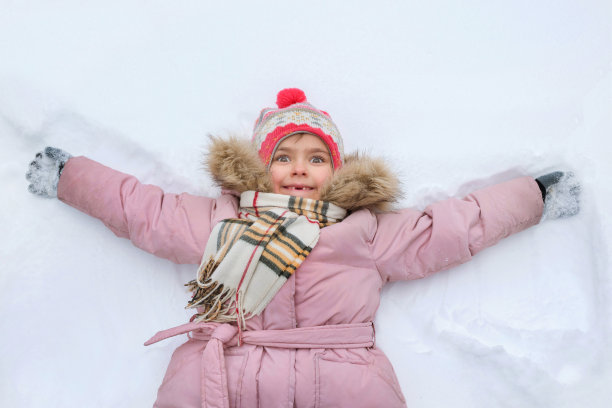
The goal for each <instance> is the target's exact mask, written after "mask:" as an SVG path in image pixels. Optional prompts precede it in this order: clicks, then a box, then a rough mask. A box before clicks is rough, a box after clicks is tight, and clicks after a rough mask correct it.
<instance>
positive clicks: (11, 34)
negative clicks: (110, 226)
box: [0, 0, 612, 408]
mask: <svg viewBox="0 0 612 408" xmlns="http://www.w3.org/2000/svg"><path fill="white" fill-rule="evenodd" d="M27 3H28V4H25V3H22V2H16V1H9V0H6V1H3V2H1V3H0V11H1V12H0V140H1V141H2V146H3V148H2V149H0V180H1V181H2V187H3V199H2V201H1V204H0V206H1V207H0V208H1V209H2V211H0V225H1V228H2V231H3V234H2V238H1V241H0V242H1V245H0V259H1V260H2V271H1V272H0V333H2V336H1V337H0V380H1V381H0V406H5V407H39V406H62V407H80V406H87V407H107V406H113V407H141V406H142V407H144V406H150V405H152V403H153V401H154V400H155V393H156V390H157V387H158V385H159V384H160V382H161V379H162V377H163V374H164V371H165V368H166V365H167V363H168V361H169V358H170V355H171V353H172V351H173V349H174V348H175V347H177V346H178V345H179V344H181V343H182V342H183V341H184V339H183V338H174V339H170V340H167V341H165V342H162V343H157V344H155V345H154V346H151V347H144V346H143V345H142V343H143V342H144V341H145V340H147V339H148V338H149V337H150V336H151V335H153V334H154V333H155V332H156V331H158V330H161V329H165V328H168V327H172V326H175V325H178V324H181V323H183V322H185V321H186V320H187V319H188V317H189V313H188V312H186V311H185V310H183V305H184V304H185V303H186V300H187V298H188V294H187V293H185V291H184V288H183V283H185V282H187V281H188V280H190V279H192V277H193V274H194V267H193V266H177V265H174V264H172V263H171V262H169V261H166V260H163V259H158V258H155V257H154V256H152V255H150V254H147V253H144V252H143V251H141V250H138V249H137V248H135V247H133V246H132V245H131V243H130V242H129V241H127V240H123V239H118V238H116V237H115V236H114V235H113V234H112V233H111V232H110V231H109V230H107V229H106V227H104V225H102V224H101V223H100V222H99V221H97V220H95V219H91V218H89V217H88V216H86V215H84V214H82V213H80V212H78V211H77V210H75V209H73V208H70V207H68V206H66V205H64V204H62V203H61V202H59V201H57V200H53V199H43V198H39V197H35V196H33V195H32V194H30V193H28V191H27V185H28V183H27V182H26V180H25V172H26V171H27V166H28V163H29V162H30V161H32V160H33V159H34V155H35V153H36V152H38V151H40V150H42V148H44V147H45V146H47V145H50V146H57V147H60V148H63V149H65V150H67V151H68V152H70V153H71V154H73V155H86V156H89V157H91V158H93V159H95V160H98V161H100V162H102V163H104V164H106V165H108V166H110V167H113V168H116V169H118V170H121V171H124V172H127V173H131V174H134V175H136V176H137V177H138V178H139V179H140V180H141V181H143V182H145V183H153V184H157V185H159V186H161V187H162V188H164V189H165V190H166V191H169V192H181V191H189V192H191V193H194V194H203V195H209V196H211V195H215V194H218V192H219V191H218V189H217V188H216V187H214V186H213V183H212V181H211V180H210V179H209V178H208V176H207V175H206V174H205V173H204V172H202V165H201V156H202V152H203V151H204V150H205V148H206V137H205V136H206V134H207V133H215V134H227V133H228V132H238V133H244V134H245V135H246V134H248V132H249V130H250V128H251V126H252V124H253V122H254V120H255V118H256V116H257V114H258V112H259V110H260V109H261V108H263V107H265V106H272V105H273V103H274V101H275V96H276V92H277V91H278V90H280V89H282V88H284V87H299V88H301V89H304V91H305V92H306V95H307V96H308V98H309V100H310V101H312V103H313V104H315V106H318V107H321V108H323V109H325V110H327V111H328V112H330V113H331V115H332V117H333V118H334V121H335V122H336V123H337V125H338V126H339V128H340V130H341V131H342V133H343V135H344V139H345V148H346V150H347V151H352V150H356V149H360V150H366V151H368V152H369V153H370V154H373V155H379V156H383V157H385V158H386V159H387V161H388V162H389V164H390V165H391V166H392V168H393V169H394V170H395V171H397V172H398V174H399V175H400V177H401V180H402V182H403V189H404V192H405V196H404V199H403V200H402V202H401V203H400V204H401V205H400V206H402V207H405V206H412V207H417V208H424V207H425V206H426V205H427V203H429V202H432V201H435V200H439V199H443V198H446V197H450V196H462V195H465V194H467V193H469V192H470V191H471V190H473V189H475V188H478V187H482V186H486V185H490V184H492V183H496V182H500V181H504V180H508V179H510V178H512V177H514V176H518V175H525V174H527V175H533V176H538V175H542V174H545V173H547V172H550V171H554V170H571V171H573V172H574V173H575V175H576V178H577V179H578V180H580V181H581V183H582V195H581V200H582V201H581V211H580V213H579V214H578V215H577V216H575V217H571V218H565V219H560V220H547V221H545V222H543V223H541V224H540V225H538V226H536V227H534V228H531V229H529V230H527V231H524V232H522V233H519V234H517V235H515V236H512V237H510V238H508V239H506V240H504V241H502V242H501V243H499V244H498V245H496V246H495V247H493V248H490V249H488V250H486V251H484V252H482V253H480V254H478V255H477V256H476V257H475V258H474V259H473V260H472V261H471V262H469V263H467V264H464V265H461V266H460V267H456V268H453V269H452V270H448V271H444V272H441V273H439V274H436V275H434V276H432V277H430V278H427V279H424V280H419V281H413V282H402V283H395V284H391V285H388V286H387V287H385V289H384V290H383V299H382V302H381V306H380V310H379V313H378V316H377V321H376V335H377V344H378V346H379V347H381V348H382V349H383V350H384V351H385V352H386V354H387V355H388V356H389V358H390V360H391V361H392V363H393V365H394V367H395V370H396V373H397V376H398V378H399V381H400V383H401V386H402V389H403V392H404V394H405V396H406V399H407V404H408V406H409V407H421V408H425V407H440V406H454V407H466V408H468V407H469V408H474V407H476V408H478V407H483V408H484V407H527V408H531V407H534V408H535V407H538V408H539V407H585V406H586V407H608V406H610V404H612V391H610V390H611V389H612V350H611V349H612V346H611V340H610V339H611V335H612V329H611V325H610V322H611V318H612V297H611V295H610V293H612V290H611V289H612V280H611V276H612V275H611V267H610V265H609V259H610V248H611V247H612V222H611V220H612V218H611V216H610V213H609V211H608V208H609V203H610V202H612V187H611V185H610V182H609V177H610V174H612V165H611V164H610V160H609V157H608V156H610V153H612V149H611V146H612V143H611V142H610V135H611V134H612V132H611V131H612V120H611V115H610V112H611V109H612V30H611V29H612V5H611V4H610V2H609V1H597V0H586V1H583V2H579V3H578V2H570V1H550V0H545V1H539V2H531V1H524V0H519V1H514V2H490V1H470V2H461V4H460V5H459V3H456V2H451V1H443V0H440V1H432V2H392V1H380V2H366V1H353V2H350V3H348V2H322V1H311V2H308V3H307V4H306V3H304V4H299V5H296V4H293V3H290V2H277V1H263V2H202V1H184V2H180V3H176V2H175V3H172V2H160V1H153V2H147V3H144V2H138V1H135V0H124V1H121V2H113V1H104V2H101V1H98V2H96V1H94V2H86V3H83V2H78V1H68V0H60V1H55V2H43V1H31V2H27Z"/></svg>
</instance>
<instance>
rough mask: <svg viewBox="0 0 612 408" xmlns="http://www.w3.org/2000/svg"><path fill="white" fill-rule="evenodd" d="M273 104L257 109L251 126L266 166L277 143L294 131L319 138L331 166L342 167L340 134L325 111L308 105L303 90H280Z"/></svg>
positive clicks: (342, 154)
mask: <svg viewBox="0 0 612 408" xmlns="http://www.w3.org/2000/svg"><path fill="white" fill-rule="evenodd" d="M276 104H277V106H278V109H275V108H265V109H263V110H262V111H261V113H260V115H259V118H258V119H257V121H256V122H255V127H254V129H253V143H254V144H255V146H256V147H257V151H258V153H259V157H261V159H262V160H263V162H264V164H265V165H266V166H269V164H270V161H271V159H272V156H273V155H274V152H275V151H276V148H277V147H278V145H279V144H280V143H281V142H282V141H283V140H284V139H285V138H287V137H289V136H291V135H294V134H296V133H309V134H312V135H315V136H318V137H320V138H321V140H322V141H323V143H325V144H326V145H327V148H328V149H329V153H330V155H331V158H332V162H333V166H334V169H338V168H340V167H341V166H342V161H343V160H344V147H343V144H342V136H341V135H340V132H339V131H338V128H337V127H336V125H335V124H334V122H333V121H332V120H331V118H330V116H329V114H328V113H327V112H325V111H322V110H319V109H317V108H315V107H314V106H312V105H311V104H309V103H308V102H307V101H306V95H304V92H302V91H301V90H299V89H297V88H289V89H283V90H282V91H280V92H279V93H278V96H277V100H276Z"/></svg>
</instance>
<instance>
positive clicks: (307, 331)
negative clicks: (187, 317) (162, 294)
mask: <svg viewBox="0 0 612 408" xmlns="http://www.w3.org/2000/svg"><path fill="white" fill-rule="evenodd" d="M188 332H192V333H193V334H192V336H193V337H194V338H197V339H199V340H204V341H207V344H206V347H205V348H204V350H203V352H202V364H201V369H202V371H201V378H202V387H201V392H202V408H213V407H214V408H217V407H223V408H229V396H228V387H227V372H226V368H225V355H224V352H223V349H224V347H230V346H234V347H235V346H236V344H237V336H238V327H236V326H234V325H230V324H218V323H187V324H184V325H181V326H178V327H174V328H172V329H168V330H164V331H161V332H159V333H157V334H156V335H155V336H153V337H152V338H151V339H149V340H148V341H147V342H146V343H145V346H148V345H151V344H154V343H156V342H158V341H161V340H164V339H167V338H169V337H173V336H177V335H180V334H185V333H188ZM242 341H243V342H244V343H245V344H252V345H256V346H267V347H279V348H285V349H288V348H289V349H290V348H307V349H311V348H343V349H350V348H363V347H372V346H373V345H374V329H373V326H372V323H355V324H341V325H334V326H319V327H304V328H296V329H287V330H254V331H247V332H245V333H244V335H243V338H242Z"/></svg>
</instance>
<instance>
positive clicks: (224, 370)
mask: <svg viewBox="0 0 612 408" xmlns="http://www.w3.org/2000/svg"><path fill="white" fill-rule="evenodd" d="M207 165H208V168H209V170H210V172H211V173H212V176H213V178H214V179H215V181H216V182H217V183H218V184H219V185H220V186H221V187H222V189H223V193H222V194H221V196H220V197H219V198H216V199H211V198H204V197H196V196H192V195H189V194H186V193H183V194H178V195H176V194H164V192H163V191H161V190H160V189H159V188H158V187H155V186H151V185H143V184H141V183H139V182H138V180H136V179H135V178H134V177H132V176H129V175H126V174H123V173H120V172H118V171H115V170H112V169H109V168H107V167H105V166H103V165H101V164H99V163H96V162H94V161H92V160H90V159H88V158H86V157H72V156H70V155H69V154H68V153H66V152H64V151H62V150H60V149H55V148H46V149H45V151H44V152H41V153H38V154H37V156H36V160H35V161H33V162H32V163H31V164H30V169H29V171H28V173H27V175H26V177H27V179H28V180H30V182H31V184H30V186H29V190H30V191H31V192H32V193H35V194H38V195H42V196H49V197H55V196H57V197H58V198H59V199H60V200H61V201H63V202H65V203H67V204H69V205H71V206H73V207H75V208H77V209H79V210H81V211H84V212H86V213H88V214H90V215H92V216H94V217H97V218H99V219H100V220H101V221H102V222H104V224H106V225H107V226H108V227H109V228H110V229H111V230H112V231H113V232H114V233H115V234H116V235H118V236H120V237H125V238H129V239H131V240H132V242H133V243H134V244H135V245H136V246H138V247H140V248H142V249H144V250H146V251H149V252H151V253H153V254H156V255H158V256H161V257H164V258H168V259H170V260H172V261H174V262H177V263H192V264H199V265H200V267H199V268H198V270H197V273H196V275H195V277H194V279H193V280H192V281H191V282H189V283H187V286H188V287H189V288H190V289H191V290H192V292H193V296H192V298H191V300H190V301H189V303H188V305H187V307H190V308H194V309H195V311H196V313H195V314H194V315H193V317H192V319H191V321H190V322H189V323H187V324H184V325H182V326H178V327H175V328H173V329H169V330H165V331H162V332H159V333H157V334H156V335H155V336H154V337H153V338H152V339H150V340H149V341H148V342H147V343H145V344H147V345H148V344H152V343H154V342H157V341H160V340H163V339H166V338H168V337H171V336H176V335H179V334H188V337H189V339H188V340H187V342H186V343H184V344H183V345H182V346H180V347H179V348H178V349H177V350H176V351H175V352H174V354H173V356H172V359H171V361H170V364H169V367H168V369H167V372H166V375H165V377H164V380H163V382H162V384H161V386H160V388H159V391H158V395H157V401H156V403H155V406H157V407H254V406H261V407H291V406H294V407H404V406H405V400H404V396H403V395H402V391H401V390H400V387H399V385H398V382H397V379H396V377H395V373H394V371H393V368H392V367H391V364H390V363H389V361H388V359H387V358H386V356H385V355H384V353H383V352H382V351H381V350H380V349H378V348H377V347H376V343H375V336H374V325H373V318H374V315H375V313H376V309H377V308H378V304H379V294H380V290H381V288H382V286H383V285H384V284H385V283H386V282H391V281H396V280H407V279H418V278H423V277H425V276H428V275H430V274H432V273H434V272H437V271H440V270H443V269H447V268H449V267H452V266H454V265H458V264H460V263H462V262H465V261H467V260H469V259H470V258H471V257H472V256H473V255H474V254H476V253H477V252H479V251H480V250H482V249H484V248H486V247H488V246H490V245H493V244H494V243H496V242H498V241H499V240H500V239H502V238H504V237H506V236H508V235H510V234H513V233H515V232H519V231H521V230H523V229H525V228H527V227H530V226H532V225H535V224H537V223H538V222H539V221H540V219H541V217H542V213H543V209H544V207H545V205H546V208H547V210H546V213H547V214H548V216H549V217H552V218H556V217H560V216H569V215H574V214H575V213H577V211H578V200H577V198H578V194H579V192H580V190H579V188H578V186H577V185H576V184H575V183H571V182H570V183H565V184H560V183H559V181H560V180H565V179H569V180H570V181H571V178H568V176H566V175H564V174H563V173H561V172H556V173H552V174H549V175H546V176H544V177H541V178H539V179H538V180H534V179H533V178H531V177H521V178H517V179H514V180H510V181H508V182H505V183H501V184H497V185H494V186H491V187H488V188H484V189H481V190H478V191H475V192H474V193H472V194H470V195H469V196H467V197H466V198H464V199H456V198H451V199H448V200H445V201H442V202H438V203H435V204H432V205H430V206H429V207H427V208H426V209H425V211H423V212H419V211H415V210H412V209H405V210H401V211H393V212H391V211H390V210H389V208H390V205H391V204H392V203H393V202H394V201H396V199H397V198H398V195H399V190H398V182H397V180H396V178H395V177H394V176H393V175H392V174H391V173H390V172H389V170H388V169H387V168H386V166H385V165H384V163H383V162H382V161H380V160H376V159H372V158H368V157H363V156H358V155H350V156H345V155H344V152H343V145H342V138H341V136H340V133H339V131H338V129H337V128H336V126H335V124H334V123H333V121H332V120H331V118H330V116H329V115H328V114H327V113H326V112H325V111H322V110H319V109H317V108H315V107H314V106H313V105H311V104H310V103H308V102H307V100H306V97H305V95H304V93H303V92H302V91H300V90H298V89H285V90H283V91H281V92H279V94H278V98H277V108H266V109H263V110H262V112H261V114H260V115H259V118H258V119H257V121H256V123H255V127H254V131H253V137H252V141H242V140H239V139H236V138H230V139H229V140H222V139H218V138H213V139H212V143H211V148H210V151H209V153H208V157H207ZM536 181H537V182H536ZM568 184H569V186H570V188H567V187H566V186H567V185H568ZM561 186H565V187H564V188H560V187H561Z"/></svg>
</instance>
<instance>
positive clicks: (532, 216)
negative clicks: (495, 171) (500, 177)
mask: <svg viewBox="0 0 612 408" xmlns="http://www.w3.org/2000/svg"><path fill="white" fill-rule="evenodd" d="M543 207H544V205H543V200H542V193H541V191H540V188H539V187H538V184H536V181H535V180H534V179H533V178H531V177H521V178H517V179H514V180H511V181H508V182H505V183H501V184H497V185H494V186H491V187H487V188H484V189H481V190H477V191H475V192H474V193H472V194H470V195H468V196H467V197H465V198H463V199H456V198H451V199H448V200H444V201H440V202H438V203H435V204H432V205H430V206H428V207H427V208H426V209H425V211H423V212H419V211H415V210H402V211H399V212H394V213H384V214H378V215H377V216H376V217H377V229H376V232H375V235H374V238H373V239H372V241H371V250H372V254H373V257H374V260H375V262H376V265H377V267H378V270H379V271H380V273H381V276H382V277H383V280H385V281H396V280H406V279H418V278H423V277H425V276H428V275H430V274H432V273H434V272H437V271H440V270H443V269H447V268H450V267H452V266H455V265H458V264H461V263H463V262H466V261H468V260H469V259H470V258H471V257H472V256H473V255H474V254H476V253H477V252H479V251H481V250H483V249H484V248H486V247H489V246H491V245H493V244H495V243H496V242H498V241H499V240H500V239H502V238H505V237H507V236H508V235H510V234H514V233H516V232H519V231H522V230H524V229H525V228H528V227H530V226H532V225H535V224H537V223H538V222H539V221H540V218H541V216H542V210H543Z"/></svg>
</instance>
